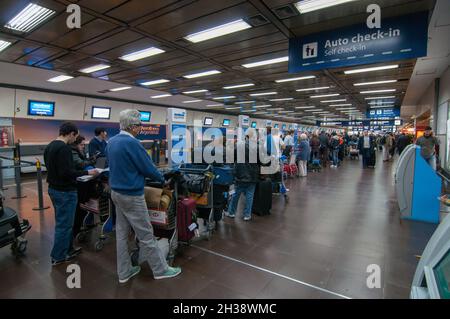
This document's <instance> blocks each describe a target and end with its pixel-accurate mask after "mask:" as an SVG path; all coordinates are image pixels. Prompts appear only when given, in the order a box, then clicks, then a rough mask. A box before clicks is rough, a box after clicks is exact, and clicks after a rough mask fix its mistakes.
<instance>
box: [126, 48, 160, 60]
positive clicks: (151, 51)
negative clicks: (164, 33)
mask: <svg viewBox="0 0 450 319" xmlns="http://www.w3.org/2000/svg"><path fill="white" fill-rule="evenodd" d="M164 52H166V51H164V50H161V49H158V48H155V47H151V48H147V49H143V50H140V51H136V52H133V53H130V54H126V55H124V56H121V57H120V58H119V59H121V60H125V61H128V62H132V61H136V60H140V59H144V58H148V57H149V56H152V55H157V54H160V53H164Z"/></svg>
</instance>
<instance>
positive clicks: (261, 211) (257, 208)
mask: <svg viewBox="0 0 450 319" xmlns="http://www.w3.org/2000/svg"><path fill="white" fill-rule="evenodd" d="M271 209H272V181H271V180H270V179H265V180H263V181H260V182H258V183H257V184H256V189H255V195H254V196H253V205H252V213H253V214H255V215H258V216H265V215H270V210H271Z"/></svg>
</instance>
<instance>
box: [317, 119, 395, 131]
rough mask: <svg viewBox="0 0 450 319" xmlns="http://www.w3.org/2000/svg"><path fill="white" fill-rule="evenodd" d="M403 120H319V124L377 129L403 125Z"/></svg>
mask: <svg viewBox="0 0 450 319" xmlns="http://www.w3.org/2000/svg"><path fill="white" fill-rule="evenodd" d="M401 123H402V121H401V120H384V121H383V120H362V121H317V123H316V124H317V126H342V127H349V126H350V127H365V128H367V129H376V128H383V127H386V126H388V127H391V126H395V125H397V126H398V125H401Z"/></svg>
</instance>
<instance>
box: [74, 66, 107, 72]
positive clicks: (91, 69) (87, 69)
mask: <svg viewBox="0 0 450 319" xmlns="http://www.w3.org/2000/svg"><path fill="white" fill-rule="evenodd" d="M110 67H111V66H110V65H107V64H96V65H93V66H90V67H87V68H84V69H81V70H80V72H81V73H93V72H97V71H100V70H104V69H107V68H110Z"/></svg>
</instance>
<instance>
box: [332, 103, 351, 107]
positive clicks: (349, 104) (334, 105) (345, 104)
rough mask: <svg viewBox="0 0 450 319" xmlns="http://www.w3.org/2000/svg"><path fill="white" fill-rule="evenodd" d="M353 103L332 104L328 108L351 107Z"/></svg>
mask: <svg viewBox="0 0 450 319" xmlns="http://www.w3.org/2000/svg"><path fill="white" fill-rule="evenodd" d="M351 105H352V104H351V103H344V104H330V105H328V106H332V107H339V106H351Z"/></svg>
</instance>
